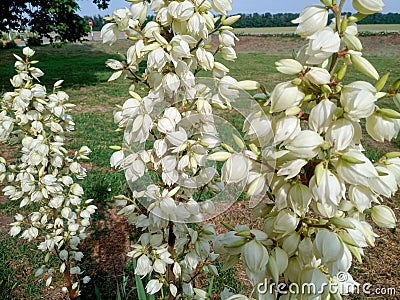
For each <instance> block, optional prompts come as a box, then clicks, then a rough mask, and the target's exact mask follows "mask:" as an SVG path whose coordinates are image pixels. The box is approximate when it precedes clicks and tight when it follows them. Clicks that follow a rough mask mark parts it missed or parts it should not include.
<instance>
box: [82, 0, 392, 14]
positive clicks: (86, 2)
mask: <svg viewBox="0 0 400 300" xmlns="http://www.w3.org/2000/svg"><path fill="white" fill-rule="evenodd" d="M384 2H385V8H384V11H383V12H384V13H385V12H400V0H384ZM78 3H79V5H80V7H81V11H80V12H79V14H80V15H82V16H84V15H87V16H93V15H98V14H100V15H102V16H104V15H110V14H112V12H113V11H114V9H116V8H121V7H125V6H126V7H129V5H130V3H129V2H126V1H124V0H111V1H110V6H109V8H108V9H107V10H98V9H97V7H96V5H94V4H93V2H92V0H78ZM315 4H320V2H319V1H318V0H272V1H271V0H233V11H232V13H252V12H258V13H265V12H271V13H278V12H300V11H301V10H302V9H303V8H304V7H305V6H307V5H315ZM345 9H346V11H352V8H351V0H347V2H346V6H345Z"/></svg>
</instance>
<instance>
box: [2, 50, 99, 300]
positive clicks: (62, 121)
mask: <svg viewBox="0 0 400 300" xmlns="http://www.w3.org/2000/svg"><path fill="white" fill-rule="evenodd" d="M23 54H24V55H25V57H26V58H25V59H23V58H21V57H19V56H18V55H14V56H15V57H16V59H17V61H16V63H15V68H16V71H17V75H15V76H14V77H13V78H12V79H11V84H12V85H13V87H14V91H13V92H6V93H5V94H4V95H3V97H2V99H1V100H0V116H1V117H0V142H2V143H3V144H5V145H11V146H12V145H15V146H16V147H17V148H18V149H19V151H20V155H18V156H17V158H15V159H10V161H9V162H6V161H5V159H4V158H0V182H1V183H3V184H5V185H6V186H5V187H4V188H3V193H4V195H6V196H7V197H8V198H9V199H10V200H12V201H19V206H20V208H21V211H20V213H18V214H17V215H16V216H15V222H13V223H12V224H11V229H10V234H11V235H12V236H20V237H21V238H24V239H27V240H28V241H33V240H34V241H37V242H38V243H39V245H38V249H40V250H41V251H43V252H46V258H45V264H44V265H43V266H42V267H40V268H39V269H38V270H37V271H36V274H35V275H36V276H40V275H42V274H43V273H47V274H48V275H49V276H48V277H47V280H46V285H50V284H51V281H52V275H53V274H55V273H57V269H54V267H51V266H48V262H49V259H50V256H51V255H56V256H57V257H58V258H59V262H60V265H59V267H58V270H59V272H60V273H61V274H63V275H64V277H65V280H66V286H65V288H64V289H65V292H68V293H69V296H70V298H71V299H74V298H76V297H77V295H78V293H79V286H80V284H81V283H82V282H83V283H86V282H88V281H89V280H90V277H89V276H85V277H83V276H81V274H83V271H81V269H80V268H79V266H78V264H79V262H80V261H81V259H82V257H83V254H82V252H80V251H79V249H78V245H79V243H80V241H81V240H83V239H84V238H85V237H86V229H87V227H88V226H89V225H90V217H91V215H92V214H93V213H94V212H95V210H96V206H94V205H89V203H90V202H91V201H92V200H87V201H84V200H83V199H82V197H83V194H84V191H83V189H82V187H81V186H80V185H79V183H76V179H81V178H84V177H85V176H86V171H85V169H84V168H83V167H82V165H81V164H80V163H79V161H80V160H82V159H83V160H85V159H88V157H87V155H88V154H89V153H90V152H91V150H90V149H89V148H88V147H86V146H83V147H81V149H80V150H79V151H76V152H75V153H73V152H71V151H68V150H67V149H66V148H65V146H64V145H65V133H66V132H69V131H72V130H74V125H75V124H74V122H73V120H72V117H71V115H70V114H69V113H68V112H69V111H70V109H71V108H72V107H73V104H71V103H69V102H68V98H69V97H68V95H67V94H66V93H65V92H63V91H61V90H60V85H61V84H62V80H60V81H57V82H56V83H55V84H54V88H53V92H52V93H51V94H49V95H48V94H47V91H46V88H45V87H44V86H43V85H41V84H39V83H35V80H36V81H39V79H38V78H39V77H41V76H43V75H44V73H43V72H42V71H41V70H40V69H39V68H37V67H35V66H34V65H35V64H36V63H37V61H34V60H32V57H33V55H34V54H35V51H33V50H32V49H30V48H28V47H26V48H24V49H23ZM82 277H83V278H82Z"/></svg>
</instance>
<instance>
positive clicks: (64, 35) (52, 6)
mask: <svg viewBox="0 0 400 300" xmlns="http://www.w3.org/2000/svg"><path fill="white" fill-rule="evenodd" d="M108 1H109V0H93V2H94V3H95V4H97V5H98V7H99V8H101V9H104V8H107V6H108ZM78 9H79V5H78V3H77V1H76V0H50V1H48V0H31V1H22V0H11V1H1V3H0V15H1V16H2V20H1V23H0V31H8V30H23V29H30V30H31V31H33V32H35V33H37V34H38V35H39V36H41V37H43V36H46V37H48V38H49V39H50V41H51V42H53V41H70V42H75V41H79V40H80V39H82V37H84V36H85V34H86V32H87V31H88V29H89V28H88V26H87V23H86V22H85V20H84V18H82V17H81V16H79V15H78V14H77V11H78ZM51 33H55V35H54V34H51Z"/></svg>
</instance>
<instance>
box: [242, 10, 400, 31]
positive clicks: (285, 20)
mask: <svg viewBox="0 0 400 300" xmlns="http://www.w3.org/2000/svg"><path fill="white" fill-rule="evenodd" d="M240 15H241V18H240V19H239V21H237V22H236V23H235V25H234V26H235V27H237V28H246V27H286V26H296V24H293V23H292V22H291V21H292V20H294V19H296V18H297V17H298V16H299V14H296V13H278V14H271V13H264V14H259V13H253V14H240ZM349 15H351V13H349ZM330 18H333V15H331V16H330ZM359 24H400V14H399V13H387V14H374V15H369V16H367V17H366V18H365V19H364V20H362V21H360V22H359Z"/></svg>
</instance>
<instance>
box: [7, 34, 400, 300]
mask: <svg viewBox="0 0 400 300" xmlns="http://www.w3.org/2000/svg"><path fill="white" fill-rule="evenodd" d="M239 31H240V29H239ZM382 38H384V37H376V40H374V41H372V42H371V44H374V43H375V45H382V44H384V43H383V42H382V40H380V39H382ZM256 41H257V43H256ZM299 41H300V40H299V39H292V38H286V39H283V38H276V39H274V38H268V39H267V38H265V39H264V38H262V37H254V39H252V38H246V39H242V42H239V45H238V50H239V53H238V59H237V61H236V62H235V63H227V66H228V67H229V68H230V71H231V75H232V76H233V77H235V78H237V79H238V80H243V79H253V80H257V81H260V82H262V83H263V84H264V85H265V86H266V87H267V89H268V90H271V89H272V88H273V86H274V85H275V84H276V83H278V82H280V81H282V80H285V78H286V77H285V76H283V75H281V74H279V73H278V72H276V70H275V68H274V62H275V61H276V60H278V59H280V58H284V57H289V56H290V55H289V53H290V50H291V49H297V48H298V43H299ZM399 41H400V38H398V37H397V40H395V41H394V42H393V43H394V45H396V44H397V45H399V44H400V43H399ZM241 43H242V44H241ZM266 43H268V49H270V50H268V49H267V48H266V50H264V48H263V47H262V46H263V45H264V44H266ZM116 48H117V50H118V51H121V52H122V51H125V49H127V41H118V43H117V45H116ZM377 48H378V47H377ZM389 48H390V47H388V48H387V49H389ZM390 49H391V50H390V51H393V52H390V55H389V54H388V53H387V52H385V49H379V51H378V50H377V51H375V52H370V53H369V54H370V55H369V56H368V59H370V61H371V62H372V63H374V65H375V66H377V68H378V71H379V72H380V73H381V74H384V73H385V72H387V71H391V72H392V75H393V77H392V78H399V77H400V65H399V62H400V50H396V47H395V46H394V47H392V48H390ZM393 49H394V50H393ZM397 49H400V47H399V48H397ZM35 50H36V51H37V56H36V59H37V60H39V61H40V64H38V67H39V68H41V69H42V70H43V71H44V72H45V76H44V77H43V79H42V83H43V84H46V86H47V88H48V90H51V85H52V84H53V83H54V82H55V81H56V80H59V79H64V84H63V87H64V90H65V91H66V92H67V93H68V94H69V95H70V98H71V100H72V102H73V103H74V104H76V105H77V107H76V108H75V109H74V111H73V115H74V119H75V123H76V131H75V132H74V133H72V134H71V135H70V136H69V137H68V147H70V148H73V149H79V147H80V146H81V145H88V146H89V147H90V148H91V149H92V150H93V153H92V154H91V160H90V162H89V163H88V164H87V165H86V167H87V169H88V177H87V178H86V179H85V180H84V182H83V187H84V189H85V192H86V197H87V198H94V199H95V201H96V203H95V204H96V205H97V206H99V208H100V209H99V212H98V213H97V214H96V216H95V220H94V225H93V229H94V233H93V234H92V236H91V237H90V239H88V241H87V242H85V245H86V246H87V248H86V250H85V253H86V259H85V264H86V268H85V270H86V272H87V273H88V274H89V275H90V276H92V278H93V281H92V282H91V283H90V285H89V287H88V288H87V290H86V291H85V292H84V293H85V295H86V296H85V297H82V299H96V297H97V298H98V297H99V295H101V297H102V298H101V299H115V290H116V286H117V281H118V282H122V279H123V278H124V276H127V275H132V268H129V267H128V268H125V262H126V260H125V255H124V253H125V252H126V251H127V249H129V238H135V236H134V234H135V233H134V231H132V230H131V228H130V227H129V226H127V225H126V224H125V222H124V221H123V220H121V219H119V218H118V217H116V215H115V212H114V211H111V212H110V211H107V208H108V207H109V206H110V202H109V201H110V200H111V198H112V196H113V195H117V194H120V193H123V192H125V191H127V190H128V187H127V185H126V183H125V180H124V175H123V174H122V173H119V172H115V171H112V170H111V169H110V168H109V164H108V160H109V157H110V156H111V153H112V151H111V150H110V149H109V146H110V145H118V144H120V143H121V139H122V137H121V133H117V132H115V131H114V130H115V128H116V126H115V124H113V116H112V110H113V108H114V107H115V105H116V104H122V103H123V102H124V100H125V99H126V98H128V94H127V88H128V83H127V82H123V81H122V80H118V81H117V82H116V83H108V82H107V79H108V77H109V76H110V74H111V71H110V70H109V69H107V68H106V67H105V61H106V59H108V58H118V56H119V55H118V54H116V53H115V52H114V51H115V50H114V48H113V49H111V48H110V47H108V46H107V45H103V44H101V43H100V42H87V43H84V44H72V45H67V46H66V47H65V48H61V49H54V48H51V47H37V48H36V49H35ZM387 51H389V50H387ZM396 51H397V52H396ZM20 52H21V50H17V49H14V50H4V51H1V52H0V94H1V93H2V92H4V91H10V90H12V88H11V85H10V83H9V78H10V77H11V76H13V75H14V74H15V72H14V69H13V64H14V58H13V56H12V53H18V54H20ZM393 53H394V54H393ZM356 78H358V79H359V78H360V77H359V76H358V75H357V77H356V73H354V72H352V73H351V74H350V77H349V79H348V80H349V81H352V80H355V79H356ZM362 79H367V78H364V77H362ZM386 105H387V106H391V102H390V101H387V103H386ZM397 147H398V145H397V142H393V143H386V144H384V145H383V146H382V145H379V144H377V143H374V142H373V141H370V142H369V143H368V144H367V145H366V148H367V154H368V156H370V157H371V158H374V159H376V158H379V157H380V156H381V155H382V153H384V152H385V151H386V150H392V149H397ZM1 149H2V150H1V151H6V150H5V149H6V148H4V147H3V148H1ZM395 204H396V205H398V204H399V201H398V200H394V203H390V204H389V205H391V206H392V207H393V206H394V205H395ZM17 210H18V205H16V203H12V202H6V201H5V200H4V198H1V197H0V220H1V222H0V225H1V226H0V255H1V260H0V299H43V298H44V299H62V298H61V297H62V295H60V294H59V293H58V292H57V291H55V290H51V289H45V288H43V287H44V283H43V282H39V280H38V279H37V278H34V276H33V273H34V270H35V268H37V267H39V266H40V263H41V259H42V254H41V253H38V252H36V251H33V248H34V247H32V245H29V244H26V243H24V242H23V241H21V240H15V239H13V238H11V237H9V236H8V234H7V231H8V227H7V225H6V224H7V223H9V222H10V221H11V220H12V219H10V216H12V215H13V214H14V213H15V212H16V211H17ZM395 211H396V214H398V217H399V211H398V210H395ZM232 214H233V216H232ZM235 217H236V215H234V212H231V215H230V216H228V219H229V220H231V219H235ZM246 218H247V219H246ZM248 218H249V217H248V216H247V217H246V216H244V217H240V218H239V219H240V221H243V222H247V221H249V219H248ZM130 231H132V235H131V236H130V237H127V236H126V232H130ZM379 233H382V234H384V235H385V237H384V238H385V239H383V240H381V241H380V242H378V248H377V250H373V251H371V253H372V256H371V255H368V256H367V259H366V262H367V263H366V264H365V266H360V265H355V267H354V273H355V274H356V275H359V277H361V279H362V280H364V281H363V282H371V281H372V280H373V279H374V278H375V281H374V282H376V283H377V284H381V283H382V284H384V283H386V284H388V283H394V284H396V285H397V286H400V274H399V272H400V271H399V270H400V264H399V263H398V262H394V261H391V262H390V258H392V259H396V260H397V257H398V256H396V255H400V253H399V249H400V247H399V245H400V239H399V235H398V234H397V233H396V234H394V233H391V232H389V231H379ZM379 246H380V247H381V248H379ZM369 250H370V249H368V250H367V253H368V251H369ZM380 257H381V258H382V259H384V260H388V259H389V261H380V260H379V258H380ZM377 264H379V266H380V267H379V268H378V267H377V266H376V265H377ZM377 269H378V270H377ZM382 274H383V275H382ZM385 274H389V275H385ZM379 276H383V277H384V278H382V277H379ZM385 276H386V277H385ZM125 278H126V277H125ZM130 278H132V277H130ZM243 278H244V276H243V274H242V273H241V272H240V270H239V271H237V272H235V271H231V272H228V273H226V274H225V273H224V274H223V275H222V276H221V278H219V280H218V281H217V283H218V284H217V289H221V290H222V289H223V287H224V286H228V287H229V286H230V287H239V288H240V289H244V288H245V286H244V285H243V282H241V281H242V280H243ZM376 278H378V279H376ZM357 279H360V278H358V277H357Z"/></svg>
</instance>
